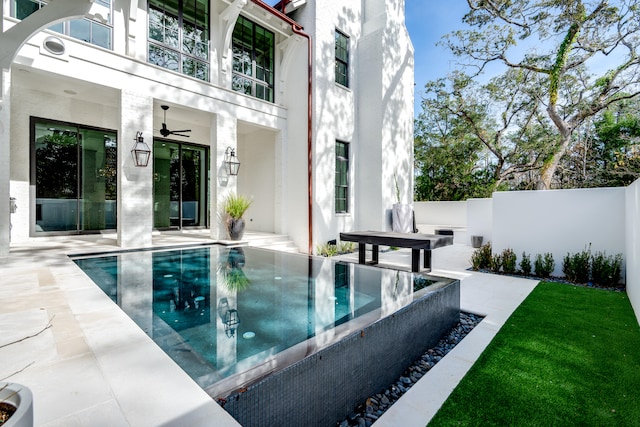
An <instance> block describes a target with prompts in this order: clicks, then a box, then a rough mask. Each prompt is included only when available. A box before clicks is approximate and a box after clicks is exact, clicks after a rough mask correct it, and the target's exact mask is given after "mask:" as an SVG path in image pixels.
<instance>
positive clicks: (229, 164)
mask: <svg viewBox="0 0 640 427" xmlns="http://www.w3.org/2000/svg"><path fill="white" fill-rule="evenodd" d="M224 167H225V169H226V171H227V174H228V175H233V176H235V175H238V170H240V160H238V158H237V157H236V150H235V149H233V148H231V147H227V149H226V150H225V152H224Z"/></svg>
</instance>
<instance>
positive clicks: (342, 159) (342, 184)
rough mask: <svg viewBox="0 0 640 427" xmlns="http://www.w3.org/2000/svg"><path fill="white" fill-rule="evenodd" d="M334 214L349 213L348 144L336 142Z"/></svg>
mask: <svg viewBox="0 0 640 427" xmlns="http://www.w3.org/2000/svg"><path fill="white" fill-rule="evenodd" d="M335 204H336V213H347V212H349V144H347V143H346V142H340V141H336V182H335Z"/></svg>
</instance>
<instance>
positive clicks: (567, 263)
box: [562, 245, 591, 283]
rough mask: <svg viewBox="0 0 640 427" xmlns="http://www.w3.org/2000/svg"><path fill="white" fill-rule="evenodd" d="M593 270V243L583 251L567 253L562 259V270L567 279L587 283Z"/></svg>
mask: <svg viewBox="0 0 640 427" xmlns="http://www.w3.org/2000/svg"><path fill="white" fill-rule="evenodd" d="M590 270H591V245H589V248H588V249H587V248H585V249H584V250H583V251H582V252H578V253H575V254H573V255H570V254H568V253H567V255H566V256H565V257H564V259H563V260H562V272H563V273H564V275H565V276H566V278H567V280H568V281H570V282H575V283H587V282H588V281H589V273H590Z"/></svg>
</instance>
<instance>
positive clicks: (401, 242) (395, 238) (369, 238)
mask: <svg viewBox="0 0 640 427" xmlns="http://www.w3.org/2000/svg"><path fill="white" fill-rule="evenodd" d="M340 240H343V241H347V242H358V243H365V244H370V245H385V246H397V247H399V248H411V249H436V248H440V247H443V246H448V245H452V244H453V236H442V235H435V234H418V233H396V232H394V231H352V232H349V233H340Z"/></svg>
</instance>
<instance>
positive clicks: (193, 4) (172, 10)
mask: <svg viewBox="0 0 640 427" xmlns="http://www.w3.org/2000/svg"><path fill="white" fill-rule="evenodd" d="M149 62H150V63H151V64H155V65H158V66H160V67H163V68H167V69H169V70H172V71H176V72H178V73H182V74H186V75H188V76H191V77H195V78H197V79H200V80H204V81H209V2H208V0H150V1H149Z"/></svg>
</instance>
